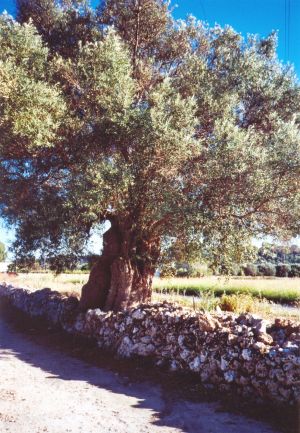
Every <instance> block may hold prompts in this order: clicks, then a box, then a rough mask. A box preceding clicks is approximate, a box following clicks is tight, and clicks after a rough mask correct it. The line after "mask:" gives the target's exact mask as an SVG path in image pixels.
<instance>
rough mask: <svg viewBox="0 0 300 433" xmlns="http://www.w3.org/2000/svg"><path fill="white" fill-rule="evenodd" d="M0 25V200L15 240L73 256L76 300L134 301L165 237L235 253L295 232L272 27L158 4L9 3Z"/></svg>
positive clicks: (287, 110) (287, 89) (295, 182)
mask: <svg viewBox="0 0 300 433" xmlns="http://www.w3.org/2000/svg"><path fill="white" fill-rule="evenodd" d="M18 4H19V9H18V10H19V12H18V21H14V20H13V19H12V18H10V17H8V16H4V15H3V16H2V17H1V19H0V115H1V117H0V137H1V138H0V178H1V186H0V202H1V213H2V216H3V217H5V218H6V219H7V221H8V222H11V223H14V224H15V225H16V227H17V240H16V242H15V248H16V250H17V251H19V253H20V254H23V255H26V254H31V253H32V252H33V251H36V252H39V253H40V254H44V255H49V256H51V255H52V256H54V255H57V256H60V255H62V254H71V255H72V254H73V255H76V254H79V253H80V252H81V251H82V248H83V247H84V245H85V242H86V241H87V239H88V237H89V234H90V232H91V230H92V229H93V227H95V226H96V225H98V224H99V223H102V222H104V221H109V222H110V228H109V230H108V231H107V232H106V233H105V234H104V241H103V252H102V256H101V257H100V259H99V261H98V262H97V263H96V265H95V266H94V267H93V269H92V271H91V274H90V277H89V281H88V282H87V284H86V285H85V286H84V287H83V290H82V297H81V307H82V308H83V309H85V308H91V307H100V308H103V309H105V310H110V309H112V310H119V309H123V308H126V307H127V306H130V305H132V304H133V303H136V302H142V301H148V300H149V299H150V296H151V285H152V278H153V275H154V272H155V269H156V267H157V264H158V263H159V260H160V257H161V255H162V250H163V249H164V248H165V246H166V245H167V246H170V244H172V243H173V242H175V243H177V244H183V245H193V247H194V248H196V249H197V247H199V248H200V249H201V251H205V250H206V251H207V254H208V253H209V254H210V255H211V257H212V258H213V260H214V261H215V262H216V263H217V262H220V261H223V262H224V263H226V261H230V260H231V258H232V257H233V258H232V260H234V261H235V262H238V261H241V260H242V259H243V257H244V255H245V254H248V252H249V249H248V248H247V246H248V245H249V240H250V239H251V236H257V235H258V234H262V233H265V234H276V235H279V234H280V235H282V236H292V235H295V234H296V233H299V212H300V206H299V203H300V201H299V168H300V153H299V143H300V139H299V137H300V136H299V121H300V117H299V113H300V90H299V85H298V82H297V78H296V77H295V75H294V73H293V70H292V69H291V68H290V67H286V66H284V65H282V64H281V63H280V62H279V60H278V59H277V56H276V35H275V34H271V35H270V36H269V37H268V38H266V39H259V38H257V37H249V38H248V39H247V40H244V39H243V38H242V37H241V35H240V34H238V33H236V32H235V31H234V30H233V29H232V28H231V27H225V28H221V27H219V26H215V27H213V28H208V27H207V26H206V25H204V24H202V23H201V22H198V21H197V20H196V19H194V18H192V17H189V18H187V20H185V21H175V20H174V19H173V18H172V14H171V12H170V10H169V8H168V3H167V2H165V1H163V0H107V1H104V2H101V3H100V5H99V7H98V8H97V9H96V10H93V9H91V8H90V7H89V6H88V5H87V4H86V3H83V2H78V1H77V2H76V1H60V2H58V1H54V0H19V2H18Z"/></svg>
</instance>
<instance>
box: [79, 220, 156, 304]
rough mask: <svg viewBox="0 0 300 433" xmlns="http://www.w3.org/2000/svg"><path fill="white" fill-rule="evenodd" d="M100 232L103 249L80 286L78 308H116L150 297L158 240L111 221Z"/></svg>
mask: <svg viewBox="0 0 300 433" xmlns="http://www.w3.org/2000/svg"><path fill="white" fill-rule="evenodd" d="M111 224H112V225H111V228H110V229H109V230H108V231H107V232H106V233H105V234H104V236H103V252H102V256H101V257H100V258H99V260H98V262H97V263H96V264H95V265H94V266H93V268H92V270H91V273H90V276H89V280H88V282H87V283H86V284H85V285H84V286H83V288H82V293H81V299H80V308H81V309H82V310H87V309H89V308H101V309H102V310H105V311H108V310H113V311H119V310H122V309H125V308H127V307H129V306H130V305H134V304H136V303H139V302H147V301H149V300H150V298H151V289H152V280H153V276H154V272H155V265H156V262H157V259H158V257H159V250H158V244H157V242H154V241H152V242H150V241H145V240H141V239H140V238H139V239H137V237H136V234H135V233H134V232H133V231H132V230H130V228H128V227H127V228H126V227H124V226H121V225H120V224H118V223H117V222H115V221H111Z"/></svg>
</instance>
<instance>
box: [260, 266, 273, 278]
mask: <svg viewBox="0 0 300 433" xmlns="http://www.w3.org/2000/svg"><path fill="white" fill-rule="evenodd" d="M257 275H259V276H262V277H275V275H276V269H275V266H273V265H270V264H267V263H266V264H261V265H258V266H257Z"/></svg>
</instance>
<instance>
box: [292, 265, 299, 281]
mask: <svg viewBox="0 0 300 433" xmlns="http://www.w3.org/2000/svg"><path fill="white" fill-rule="evenodd" d="M289 277H292V278H293V277H300V265H298V264H295V265H291V270H290V271H289Z"/></svg>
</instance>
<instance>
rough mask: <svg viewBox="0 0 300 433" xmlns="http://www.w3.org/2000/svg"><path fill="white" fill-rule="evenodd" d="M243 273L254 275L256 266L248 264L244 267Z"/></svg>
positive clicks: (248, 275) (247, 275) (249, 275)
mask: <svg viewBox="0 0 300 433" xmlns="http://www.w3.org/2000/svg"><path fill="white" fill-rule="evenodd" d="M244 275H245V277H256V275H257V267H256V266H255V265H252V264H248V265H246V266H245V267H244Z"/></svg>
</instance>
